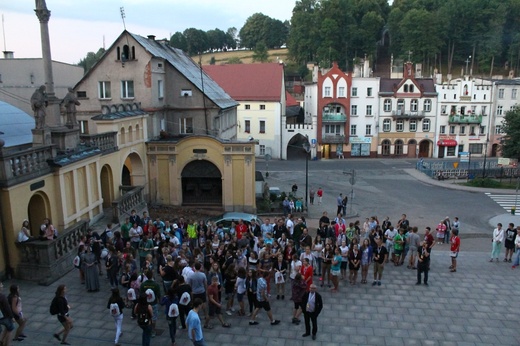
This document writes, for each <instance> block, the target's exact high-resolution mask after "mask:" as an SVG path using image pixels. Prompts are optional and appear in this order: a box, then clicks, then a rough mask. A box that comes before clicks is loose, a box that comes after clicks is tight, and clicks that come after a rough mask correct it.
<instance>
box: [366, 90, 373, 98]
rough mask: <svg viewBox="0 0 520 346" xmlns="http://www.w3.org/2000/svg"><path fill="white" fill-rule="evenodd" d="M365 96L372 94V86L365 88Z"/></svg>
mask: <svg viewBox="0 0 520 346" xmlns="http://www.w3.org/2000/svg"><path fill="white" fill-rule="evenodd" d="M367 96H369V97H370V96H372V88H367Z"/></svg>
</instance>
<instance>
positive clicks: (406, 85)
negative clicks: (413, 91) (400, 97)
mask: <svg viewBox="0 0 520 346" xmlns="http://www.w3.org/2000/svg"><path fill="white" fill-rule="evenodd" d="M404 92H405V93H407V92H408V84H405V85H404Z"/></svg>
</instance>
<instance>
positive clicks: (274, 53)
mask: <svg viewBox="0 0 520 346" xmlns="http://www.w3.org/2000/svg"><path fill="white" fill-rule="evenodd" d="M288 54H289V51H288V49H286V48H285V49H271V50H270V51H269V61H270V62H276V61H277V58H280V59H281V60H283V61H286V60H287V55H288ZM211 57H215V60H216V62H215V64H216V65H223V64H226V63H227V61H228V60H229V59H230V58H234V57H238V58H239V59H240V60H241V61H242V63H244V64H251V63H253V51H252V50H233V51H228V52H213V53H206V54H202V64H203V65H209V62H210V60H211ZM192 58H193V60H195V61H197V62H198V61H199V56H198V55H197V56H193V57H192Z"/></svg>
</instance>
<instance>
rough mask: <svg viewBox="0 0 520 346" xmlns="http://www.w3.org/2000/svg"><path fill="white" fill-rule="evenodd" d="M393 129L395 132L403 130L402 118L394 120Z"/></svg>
mask: <svg viewBox="0 0 520 346" xmlns="http://www.w3.org/2000/svg"><path fill="white" fill-rule="evenodd" d="M395 130H396V131H397V132H403V130H404V120H402V119H399V120H397V121H396V122H395Z"/></svg>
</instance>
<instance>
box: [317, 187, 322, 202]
mask: <svg viewBox="0 0 520 346" xmlns="http://www.w3.org/2000/svg"><path fill="white" fill-rule="evenodd" d="M316 195H317V196H318V205H321V199H322V198H323V190H322V189H321V187H320V188H319V189H318V191H316Z"/></svg>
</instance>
